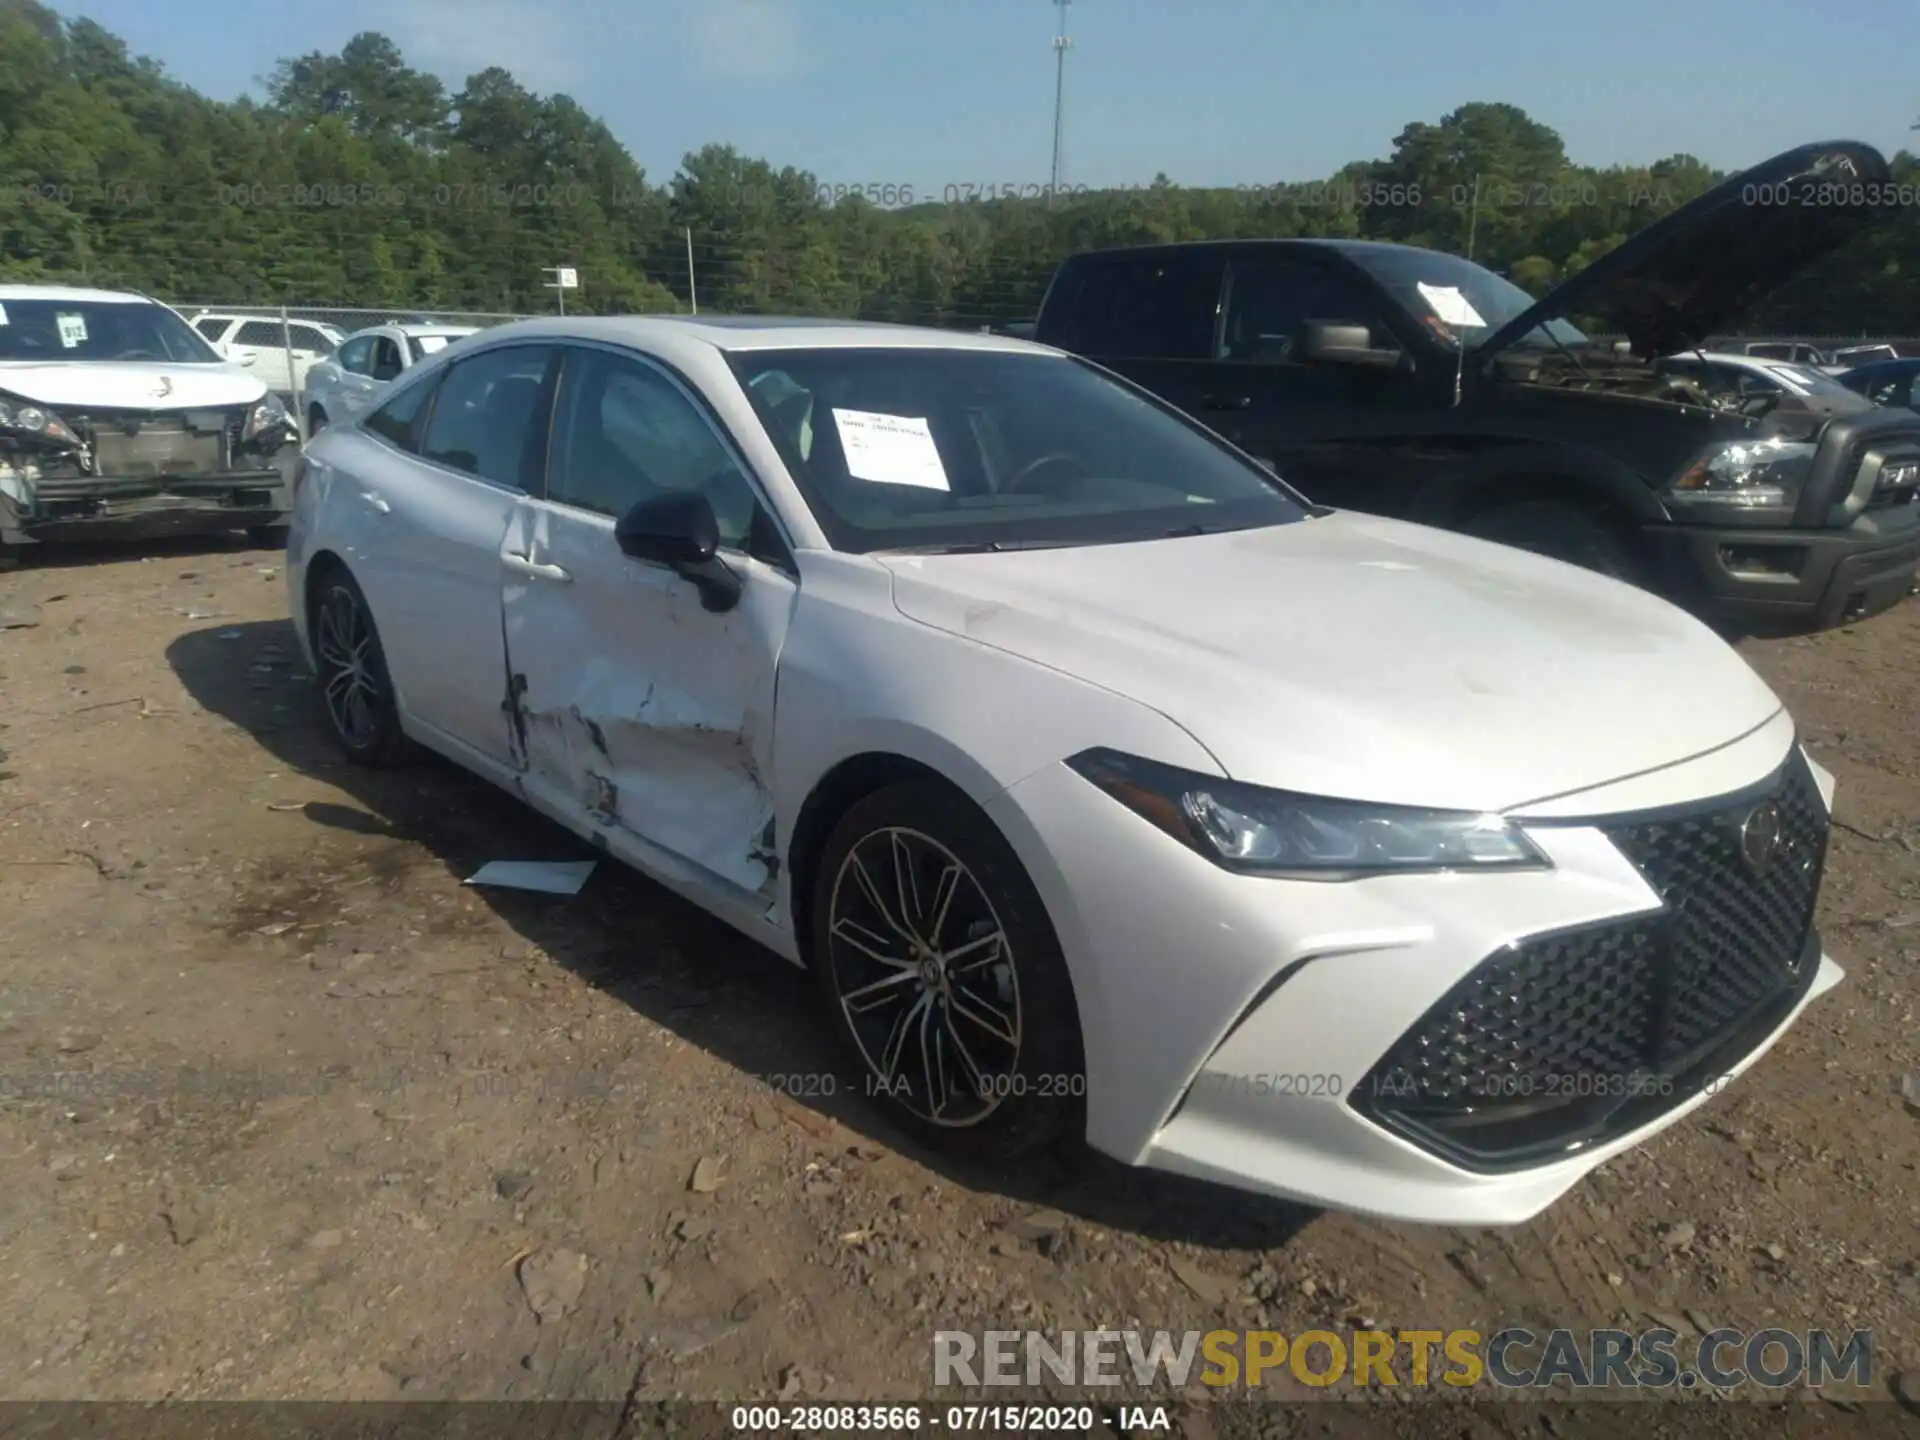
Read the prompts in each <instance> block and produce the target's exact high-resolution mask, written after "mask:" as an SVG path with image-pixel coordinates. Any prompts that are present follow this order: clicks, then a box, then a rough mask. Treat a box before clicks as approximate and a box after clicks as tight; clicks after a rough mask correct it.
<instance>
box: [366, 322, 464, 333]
mask: <svg viewBox="0 0 1920 1440" xmlns="http://www.w3.org/2000/svg"><path fill="white" fill-rule="evenodd" d="M367 328H368V329H369V330H384V329H386V328H387V327H386V326H384V325H369V326H368V327H367ZM392 328H393V329H395V330H398V331H399V332H400V333H401V334H402V335H415V336H423V335H476V334H478V333H479V331H480V327H479V326H478V325H431V324H421V323H418V322H415V321H403V322H402V323H400V324H398V325H395V326H393V327H392Z"/></svg>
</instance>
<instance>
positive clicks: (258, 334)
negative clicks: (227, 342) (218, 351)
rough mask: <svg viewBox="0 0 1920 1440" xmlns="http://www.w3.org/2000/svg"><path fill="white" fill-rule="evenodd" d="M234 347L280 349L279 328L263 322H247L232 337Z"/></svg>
mask: <svg viewBox="0 0 1920 1440" xmlns="http://www.w3.org/2000/svg"><path fill="white" fill-rule="evenodd" d="M233 343H234V344H236V345H257V346H259V347H260V348H262V349H267V348H269V347H271V348H273V349H275V350H278V349H279V348H281V345H282V343H283V342H282V341H281V338H280V327H279V326H278V325H275V324H271V323H269V322H268V321H265V320H249V321H247V323H246V324H244V325H242V326H241V327H240V329H239V330H238V332H236V333H235V335H234V337H233Z"/></svg>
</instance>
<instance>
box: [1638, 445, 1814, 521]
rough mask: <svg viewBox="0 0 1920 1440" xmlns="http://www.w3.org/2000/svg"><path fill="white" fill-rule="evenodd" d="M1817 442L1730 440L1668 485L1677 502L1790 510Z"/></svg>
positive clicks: (1809, 470) (1672, 499)
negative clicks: (1814, 444) (1814, 443)
mask: <svg viewBox="0 0 1920 1440" xmlns="http://www.w3.org/2000/svg"><path fill="white" fill-rule="evenodd" d="M1815 448H1816V447H1814V446H1813V445H1811V444H1809V443H1807V442H1806V441H1804V440H1779V439H1768V440H1733V441H1728V442H1725V443H1723V444H1719V445H1715V446H1714V447H1713V448H1712V449H1710V450H1708V451H1706V452H1705V453H1704V454H1702V455H1701V456H1700V457H1699V458H1698V459H1697V460H1695V461H1694V462H1693V463H1692V464H1691V465H1689V466H1688V467H1687V468H1686V469H1685V470H1683V471H1682V472H1681V473H1680V478H1679V479H1677V480H1675V481H1674V482H1673V483H1672V484H1671V485H1669V486H1668V487H1667V499H1668V500H1669V501H1670V502H1672V503H1674V504H1677V505H1687V506H1695V505H1714V506H1724V507H1726V508H1728V509H1736V510H1791V509H1793V507H1794V506H1796V505H1797V504H1799V503H1800V491H1801V489H1802V487H1803V486H1805V485H1806V483H1807V477H1808V475H1810V474H1811V473H1812V471H1813V456H1814V450H1815Z"/></svg>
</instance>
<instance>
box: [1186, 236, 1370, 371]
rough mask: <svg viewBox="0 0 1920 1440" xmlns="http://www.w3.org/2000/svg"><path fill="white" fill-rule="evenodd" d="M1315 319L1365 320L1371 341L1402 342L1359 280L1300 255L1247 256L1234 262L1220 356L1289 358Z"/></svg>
mask: <svg viewBox="0 0 1920 1440" xmlns="http://www.w3.org/2000/svg"><path fill="white" fill-rule="evenodd" d="M1310 320H1317V321H1320V322H1322V323H1324V324H1329V325H1364V326H1366V327H1367V332H1368V342H1367V343H1368V344H1370V345H1373V346H1376V347H1380V348H1388V347H1392V346H1396V345H1398V344H1399V341H1398V340H1397V339H1395V337H1394V335H1393V332H1392V331H1391V330H1389V329H1388V328H1387V326H1386V324H1385V323H1384V321H1383V320H1382V318H1381V306H1380V303H1379V301H1378V300H1377V298H1376V297H1375V296H1373V295H1371V294H1369V293H1368V291H1367V289H1366V287H1364V286H1363V285H1361V284H1360V283H1359V282H1358V281H1357V280H1353V279H1351V278H1350V277H1348V276H1346V275H1343V274H1341V273H1339V272H1338V271H1335V270H1326V269H1322V268H1321V267H1320V266H1318V265H1308V264H1304V263H1302V262H1300V261H1297V260H1279V259H1275V260H1248V261H1242V262H1240V263H1239V264H1236V265H1235V266H1234V267H1233V277H1232V281H1231V283H1230V284H1229V286H1228V289H1227V313H1226V323H1225V325H1224V326H1223V327H1222V330H1221V336H1220V352H1219V358H1220V359H1222V360H1254V361H1269V362H1271V361H1275V360H1286V359H1289V358H1290V357H1291V356H1292V355H1293V349H1294V344H1295V342H1296V341H1297V339H1298V338H1299V333H1300V327H1301V326H1302V325H1305V324H1306V323H1307V322H1308V321H1310Z"/></svg>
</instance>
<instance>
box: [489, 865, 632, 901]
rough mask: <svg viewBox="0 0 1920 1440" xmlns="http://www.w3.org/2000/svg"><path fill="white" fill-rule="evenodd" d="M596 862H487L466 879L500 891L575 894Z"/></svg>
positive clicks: (591, 872) (578, 891)
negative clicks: (491, 886)
mask: <svg viewBox="0 0 1920 1440" xmlns="http://www.w3.org/2000/svg"><path fill="white" fill-rule="evenodd" d="M599 863H600V862H599V861H598V860H489V861H488V862H487V863H486V864H484V865H482V866H481V867H480V868H479V869H478V870H476V871H474V872H473V874H471V875H469V876H468V877H467V884H469V885H497V886H499V887H500V888H501V889H503V890H538V891H539V892H540V893H541V894H543V895H578V894H579V893H580V887H581V886H582V885H585V884H586V883H587V877H588V876H589V875H591V874H593V867H594V866H596V865H598V864H599Z"/></svg>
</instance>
